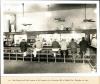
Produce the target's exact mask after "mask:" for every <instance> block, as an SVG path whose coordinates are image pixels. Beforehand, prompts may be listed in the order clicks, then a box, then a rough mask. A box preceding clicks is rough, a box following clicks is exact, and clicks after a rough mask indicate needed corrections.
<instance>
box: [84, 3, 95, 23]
mask: <svg viewBox="0 0 100 84" xmlns="http://www.w3.org/2000/svg"><path fill="white" fill-rule="evenodd" d="M86 12H87V10H86V4H85V19H83V22H95V21H94V20H93V19H87V17H86Z"/></svg>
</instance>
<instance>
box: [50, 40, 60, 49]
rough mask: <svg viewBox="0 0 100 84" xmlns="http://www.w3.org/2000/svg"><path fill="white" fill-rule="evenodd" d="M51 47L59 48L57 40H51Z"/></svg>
mask: <svg viewBox="0 0 100 84" xmlns="http://www.w3.org/2000/svg"><path fill="white" fill-rule="evenodd" d="M52 48H60V44H59V43H58V42H57V41H53V42H52Z"/></svg>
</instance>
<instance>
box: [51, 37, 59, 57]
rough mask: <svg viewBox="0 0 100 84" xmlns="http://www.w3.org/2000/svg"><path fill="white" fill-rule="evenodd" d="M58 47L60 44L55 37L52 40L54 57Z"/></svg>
mask: <svg viewBox="0 0 100 84" xmlns="http://www.w3.org/2000/svg"><path fill="white" fill-rule="evenodd" d="M59 48H60V44H59V43H58V42H57V40H56V39H54V41H53V42H52V51H53V55H54V57H56V53H57V52H58V51H59Z"/></svg>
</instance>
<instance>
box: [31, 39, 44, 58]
mask: <svg viewBox="0 0 100 84" xmlns="http://www.w3.org/2000/svg"><path fill="white" fill-rule="evenodd" d="M32 47H33V54H34V57H36V55H37V52H38V51H41V50H42V48H43V43H42V41H40V40H39V39H37V40H36V42H35V43H34V44H33V46H32Z"/></svg>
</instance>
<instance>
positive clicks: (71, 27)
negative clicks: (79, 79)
mask: <svg viewBox="0 0 100 84" xmlns="http://www.w3.org/2000/svg"><path fill="white" fill-rule="evenodd" d="M3 6H4V8H3V37H2V38H3V60H4V74H38V73H39V74H48V73H51V74H52V73H57V74H58V73H93V72H97V29H98V28H97V15H98V14H97V10H98V9H97V7H98V4H97V3H81V2H80V3H74V2H73V3H72V2H70V3H49V2H48V3H34V2H33V3H31V2H29V3H24V2H19V3H14V2H13V3H10V2H9V3H4V4H3Z"/></svg>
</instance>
